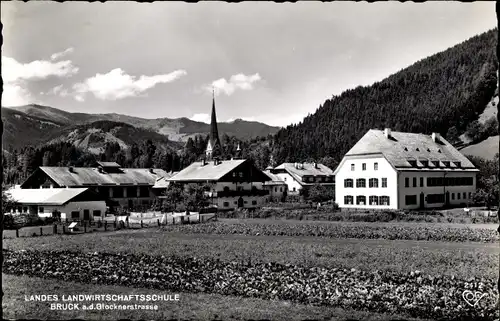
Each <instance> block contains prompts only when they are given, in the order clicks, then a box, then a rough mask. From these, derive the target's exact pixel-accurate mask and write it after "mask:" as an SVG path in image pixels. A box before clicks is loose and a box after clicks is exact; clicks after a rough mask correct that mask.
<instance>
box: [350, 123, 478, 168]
mask: <svg viewBox="0 0 500 321" xmlns="http://www.w3.org/2000/svg"><path fill="white" fill-rule="evenodd" d="M368 154H382V155H383V156H384V157H385V158H386V159H387V161H388V162H389V163H390V164H391V165H392V166H393V167H394V168H396V169H405V168H408V169H412V168H415V166H412V164H410V161H416V164H417V166H416V168H418V167H422V169H424V166H423V165H422V163H421V162H422V161H424V162H425V161H428V162H429V163H430V166H429V167H427V168H426V169H427V170H433V169H434V170H437V169H439V170H442V169H443V167H446V166H444V164H443V163H442V162H443V161H444V162H447V161H448V162H450V166H448V167H449V169H458V168H459V167H460V168H461V169H462V170H463V169H469V170H476V169H475V167H474V165H473V164H472V163H471V162H470V161H469V160H468V159H467V157H465V156H464V155H462V154H461V153H460V152H459V151H458V150H457V149H456V148H455V147H453V146H452V145H451V144H450V143H449V142H447V141H446V140H445V139H443V138H442V137H440V136H438V137H437V139H436V141H434V140H433V138H432V136H431V135H425V134H415V133H403V132H391V133H390V136H389V138H387V137H386V135H385V133H384V131H383V130H376V129H370V130H369V131H368V132H367V133H366V134H365V135H364V136H363V137H362V138H361V139H360V140H359V141H358V142H357V143H356V144H355V145H354V146H353V147H352V148H351V149H350V150H349V151H348V152H347V154H346V155H345V156H357V155H368ZM432 161H439V162H440V163H439V165H440V166H439V167H437V166H433V165H432ZM453 162H460V166H456V165H455V164H454V163H453Z"/></svg>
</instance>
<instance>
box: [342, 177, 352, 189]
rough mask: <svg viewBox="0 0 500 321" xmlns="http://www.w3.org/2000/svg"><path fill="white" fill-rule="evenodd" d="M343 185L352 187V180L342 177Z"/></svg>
mask: <svg viewBox="0 0 500 321" xmlns="http://www.w3.org/2000/svg"><path fill="white" fill-rule="evenodd" d="M344 187H346V188H348V187H354V181H353V180H352V179H351V178H346V179H344Z"/></svg>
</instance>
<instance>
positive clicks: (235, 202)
mask: <svg viewBox="0 0 500 321" xmlns="http://www.w3.org/2000/svg"><path fill="white" fill-rule="evenodd" d="M236 204H238V202H237V201H234V205H236ZM228 205H229V204H228Z"/></svg>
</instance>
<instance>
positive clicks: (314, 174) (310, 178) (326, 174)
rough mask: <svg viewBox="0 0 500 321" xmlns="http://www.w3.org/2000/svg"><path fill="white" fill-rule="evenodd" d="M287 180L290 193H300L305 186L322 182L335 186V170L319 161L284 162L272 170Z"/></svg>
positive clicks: (280, 177)
mask: <svg viewBox="0 0 500 321" xmlns="http://www.w3.org/2000/svg"><path fill="white" fill-rule="evenodd" d="M271 172H272V173H273V174H275V175H276V177H277V178H278V179H279V180H281V181H283V182H285V184H286V185H287V187H288V191H287V193H288V194H289V195H298V194H299V193H300V190H301V189H303V188H304V187H305V188H307V187H310V186H312V185H314V184H321V185H326V186H331V187H332V188H334V187H335V179H334V175H333V170H331V169H330V168H329V167H327V166H325V165H323V164H318V163H283V164H281V165H279V166H277V167H275V168H274V169H272V170H271Z"/></svg>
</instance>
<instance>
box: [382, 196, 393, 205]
mask: <svg viewBox="0 0 500 321" xmlns="http://www.w3.org/2000/svg"><path fill="white" fill-rule="evenodd" d="M389 200H390V199H389V196H380V197H379V205H391V204H390V202H389Z"/></svg>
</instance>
